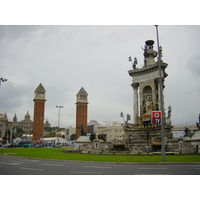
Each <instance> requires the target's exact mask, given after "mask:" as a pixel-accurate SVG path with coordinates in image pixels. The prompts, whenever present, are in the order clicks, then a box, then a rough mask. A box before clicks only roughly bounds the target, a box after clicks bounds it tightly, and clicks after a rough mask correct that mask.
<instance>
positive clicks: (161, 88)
mask: <svg viewBox="0 0 200 200" xmlns="http://www.w3.org/2000/svg"><path fill="white" fill-rule="evenodd" d="M155 27H156V35H157V45H158V67H159V84H160V110H161V112H162V118H161V141H162V149H161V152H162V161H165V138H164V108H163V107H164V106H163V83H162V76H161V62H160V60H161V55H160V45H159V37H158V25H155Z"/></svg>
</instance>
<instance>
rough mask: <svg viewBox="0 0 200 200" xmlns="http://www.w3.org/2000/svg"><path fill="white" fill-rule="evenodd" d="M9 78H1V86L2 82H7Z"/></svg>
mask: <svg viewBox="0 0 200 200" xmlns="http://www.w3.org/2000/svg"><path fill="white" fill-rule="evenodd" d="M7 80H8V79H5V78H0V87H1V82H5V81H7Z"/></svg>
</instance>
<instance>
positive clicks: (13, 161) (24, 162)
mask: <svg viewBox="0 0 200 200" xmlns="http://www.w3.org/2000/svg"><path fill="white" fill-rule="evenodd" d="M10 162H14V163H26V162H22V161H18V160H16V161H15V160H11V161H10Z"/></svg>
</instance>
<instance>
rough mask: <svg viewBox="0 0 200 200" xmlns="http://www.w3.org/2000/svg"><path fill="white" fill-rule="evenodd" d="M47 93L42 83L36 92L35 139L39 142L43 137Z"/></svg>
mask: <svg viewBox="0 0 200 200" xmlns="http://www.w3.org/2000/svg"><path fill="white" fill-rule="evenodd" d="M45 92H46V90H45V89H44V87H43V85H42V84H41V83H40V84H39V86H38V87H37V88H36V90H35V98H34V100H33V101H34V116H33V139H35V140H39V139H40V138H42V137H43V128H44V109H45V101H46V99H45Z"/></svg>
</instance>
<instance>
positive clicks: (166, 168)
mask: <svg viewBox="0 0 200 200" xmlns="http://www.w3.org/2000/svg"><path fill="white" fill-rule="evenodd" d="M137 169H167V168H149V167H148V168H147V167H146V168H145V167H138V168H137Z"/></svg>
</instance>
